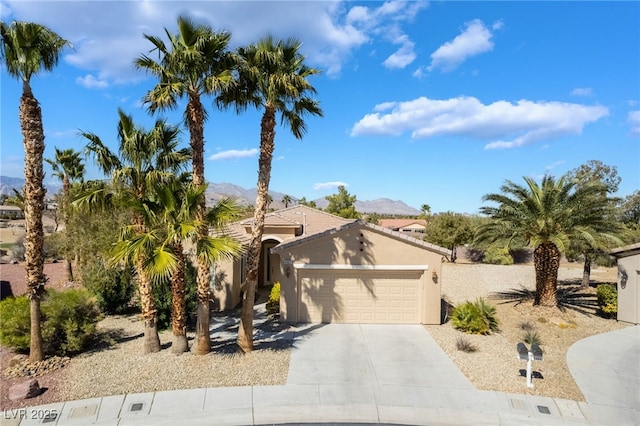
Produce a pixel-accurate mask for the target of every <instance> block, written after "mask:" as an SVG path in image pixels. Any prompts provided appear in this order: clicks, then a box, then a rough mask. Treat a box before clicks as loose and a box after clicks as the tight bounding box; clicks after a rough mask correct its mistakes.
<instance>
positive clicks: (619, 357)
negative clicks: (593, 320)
mask: <svg viewBox="0 0 640 426" xmlns="http://www.w3.org/2000/svg"><path fill="white" fill-rule="evenodd" d="M567 364H568V365H569V371H571V375H572V376H573V378H574V379H575V381H576V384H577V385H578V387H579V388H580V390H581V391H582V393H583V395H584V397H585V399H586V400H587V401H588V402H589V406H590V408H591V411H592V412H593V415H594V417H595V418H596V419H597V420H598V421H601V422H602V424H608V423H609V422H611V419H612V418H614V419H618V420H619V421H618V422H616V424H639V423H640V326H638V325H636V326H633V327H627V328H623V329H620V330H615V331H611V332H609V333H604V334H598V335H596V336H591V337H588V338H586V339H583V340H579V341H578V342H576V343H574V344H573V345H572V346H571V347H570V348H569V351H568V352H567Z"/></svg>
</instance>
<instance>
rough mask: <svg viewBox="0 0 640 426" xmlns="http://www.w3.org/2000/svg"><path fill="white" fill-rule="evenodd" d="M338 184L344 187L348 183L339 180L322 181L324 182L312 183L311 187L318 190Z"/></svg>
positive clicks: (332, 187) (333, 187) (335, 186)
mask: <svg viewBox="0 0 640 426" xmlns="http://www.w3.org/2000/svg"><path fill="white" fill-rule="evenodd" d="M339 186H344V187H345V188H346V187H348V186H349V185H348V184H346V183H344V182H340V181H335V182H324V183H314V184H313V189H315V190H316V191H318V190H322V189H335V188H337V187H339Z"/></svg>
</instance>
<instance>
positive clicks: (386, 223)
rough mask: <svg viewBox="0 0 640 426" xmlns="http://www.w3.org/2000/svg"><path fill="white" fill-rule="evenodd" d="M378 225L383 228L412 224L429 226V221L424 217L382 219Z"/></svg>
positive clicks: (402, 226) (403, 226)
mask: <svg viewBox="0 0 640 426" xmlns="http://www.w3.org/2000/svg"><path fill="white" fill-rule="evenodd" d="M378 225H380V226H382V227H383V228H392V229H398V228H406V227H407V226H411V225H422V226H427V221H426V220H424V219H380V220H379V221H378Z"/></svg>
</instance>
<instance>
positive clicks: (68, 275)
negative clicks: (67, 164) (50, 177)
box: [62, 173, 73, 282]
mask: <svg viewBox="0 0 640 426" xmlns="http://www.w3.org/2000/svg"><path fill="white" fill-rule="evenodd" d="M69 192H70V185H69V176H67V174H66V173H65V175H64V176H63V178H62V197H63V204H64V205H63V209H64V219H63V220H64V239H65V254H64V260H65V279H66V281H67V282H73V266H72V264H71V237H70V236H69V218H70V217H71V212H70V211H69V209H70V208H71V205H70V203H69V197H70V195H69Z"/></svg>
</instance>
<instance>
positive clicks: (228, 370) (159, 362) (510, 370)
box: [0, 264, 626, 410]
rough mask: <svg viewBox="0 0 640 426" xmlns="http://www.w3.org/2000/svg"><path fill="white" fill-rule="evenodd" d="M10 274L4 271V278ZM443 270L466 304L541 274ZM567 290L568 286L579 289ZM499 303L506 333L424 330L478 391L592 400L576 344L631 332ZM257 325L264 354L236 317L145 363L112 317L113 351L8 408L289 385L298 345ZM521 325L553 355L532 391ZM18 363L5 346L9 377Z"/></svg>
mask: <svg viewBox="0 0 640 426" xmlns="http://www.w3.org/2000/svg"><path fill="white" fill-rule="evenodd" d="M59 265H60V264H59ZM6 266H7V265H2V268H3V269H2V274H3V276H4V273H5V271H6V270H5V269H4V268H5V267H6ZM445 266H446V268H445V269H444V270H443V276H445V274H449V275H448V276H449V281H448V282H449V284H451V283H452V281H451V277H452V276H454V274H455V276H456V277H457V278H456V285H449V286H448V288H447V293H446V294H447V295H449V294H452V295H457V296H456V297H457V299H462V298H463V296H464V295H465V294H467V295H468V296H469V297H467V299H471V300H473V299H474V298H475V297H477V296H487V292H488V291H489V290H488V289H489V288H490V289H491V291H502V290H508V289H510V288H513V283H516V282H518V280H521V279H522V274H528V273H529V272H527V271H528V269H529V268H530V269H533V266H522V267H521V266H516V267H507V268H509V269H504V268H502V269H494V268H485V269H484V275H482V274H480V275H479V272H478V271H479V270H482V268H480V269H478V268H477V266H478V265H445ZM451 268H455V273H454V272H451ZM465 268H466V269H465ZM523 268H525V269H523ZM567 268H568V269H567V270H569V269H574V271H570V272H563V275H561V278H562V279H565V280H568V281H570V280H572V279H574V278H575V275H576V274H577V276H580V273H581V269H579V268H576V267H575V266H574V267H573V268H571V267H567ZM489 269H490V270H489ZM576 269H577V272H576ZM487 271H488V272H487ZM483 276H484V277H485V278H482V279H483V280H485V281H486V282H484V283H483V284H482V286H483V287H481V286H479V285H478V282H479V281H478V279H479V277H483ZM486 277H491V278H486ZM594 277H597V279H598V280H603V281H615V270H614V269H610V270H607V271H597V272H596V273H595V274H594ZM3 279H4V278H3ZM568 281H566V282H568ZM566 282H565V284H563V286H564V287H565V288H569V287H571V286H570V285H568V284H566ZM478 287H481V288H478ZM516 288H517V287H516ZM588 291H589V292H590V294H591V296H590V297H591V298H592V299H593V293H594V291H595V290H594V289H593V288H591V289H589V290H588ZM459 301H460V300H458V301H456V302H455V303H459ZM500 302H501V301H498V300H493V301H491V303H492V304H494V305H495V306H496V308H497V316H498V319H499V320H500V323H501V331H500V332H499V333H496V334H494V335H491V336H472V335H466V334H463V333H461V332H459V331H457V330H455V329H454V328H453V327H452V326H451V324H450V323H446V324H444V325H441V326H425V328H426V329H427V330H428V331H429V332H430V333H431V334H432V336H433V337H434V339H435V340H436V341H437V342H438V343H439V344H440V346H441V347H442V348H443V349H444V350H445V351H446V352H447V353H448V354H449V356H450V357H451V358H452V359H453V360H454V362H455V363H456V364H457V365H458V366H459V367H460V369H461V370H462V371H463V372H464V374H465V375H466V376H467V377H468V378H469V379H470V380H471V381H472V383H474V385H475V386H476V387H478V388H479V389H487V390H496V391H504V392H515V393H527V394H533V395H542V396H549V397H559V398H567V399H573V400H579V401H582V400H584V397H583V395H582V393H581V392H580V390H579V389H578V387H577V386H576V384H575V382H574V381H573V378H572V377H571V374H570V373H569V370H568V368H567V365H566V352H567V350H568V348H569V346H571V344H573V343H574V342H575V341H577V340H580V339H582V338H585V337H588V336H591V335H594V334H599V333H604V332H607V331H611V330H614V329H617V328H622V327H625V326H626V325H625V324H622V323H618V322H616V321H614V320H607V319H603V318H601V317H598V316H596V315H594V314H593V313H587V314H583V313H579V312H576V311H574V310H571V309H568V310H565V311H560V310H558V309H549V308H536V307H533V306H532V304H531V303H530V302H524V303H521V304H514V303H508V304H500ZM258 318H262V320H259V321H258V322H257V327H256V328H257V330H258V335H257V336H258V337H257V338H256V341H257V342H258V344H257V350H256V351H254V352H253V353H250V354H238V353H235V351H234V350H233V348H234V342H235V333H236V330H237V317H222V316H219V317H214V318H213V321H214V322H216V321H219V326H216V327H213V328H214V333H213V336H214V339H213V342H212V343H213V347H214V350H213V352H212V353H210V354H208V355H205V356H196V355H192V354H191V353H185V354H182V355H179V356H177V355H174V354H172V353H171V350H170V349H169V343H168V342H170V340H171V335H170V332H163V333H161V335H160V339H161V342H162V343H163V350H162V351H160V352H158V353H155V354H150V355H147V356H143V355H142V354H141V339H142V334H141V333H142V324H141V322H140V320H139V317H137V316H116V317H108V318H106V319H105V320H103V321H102V322H101V323H100V324H99V327H100V329H101V330H102V331H103V333H104V336H105V340H106V341H107V342H108V344H107V343H104V344H102V345H98V346H97V347H96V348H95V349H94V350H93V351H91V352H88V353H85V354H83V355H81V356H78V357H75V358H73V359H72V360H71V362H70V364H69V365H68V366H67V367H65V368H63V369H61V370H57V371H55V372H53V373H50V374H47V375H45V376H42V377H38V380H39V382H40V385H41V386H42V387H45V388H48V389H47V390H46V391H45V392H44V393H43V394H41V395H40V396H38V397H36V398H33V399H30V400H26V401H17V402H16V401H9V400H8V386H9V385H11V384H13V383H16V382H18V381H19V380H18V379H6V378H0V388H1V392H0V410H6V409H9V408H19V407H25V406H34V405H43V404H47V403H51V402H56V401H63V400H69V399H82V398H89V397H96V396H104V395H114V394H124V393H131V392H152V391H159V390H169V389H185V388H201V387H217V386H244V385H278V384H284V383H286V378H287V374H288V370H289V359H290V347H291V342H290V341H289V340H286V339H284V338H283V335H285V333H286V331H287V328H286V326H285V325H282V324H277V323H273V322H269V321H265V320H264V317H260V316H259V317H258ZM523 323H528V324H529V325H531V326H532V327H534V329H535V330H536V331H538V333H539V335H540V337H541V339H542V343H543V344H542V348H543V350H544V353H545V359H544V361H540V362H534V371H536V372H537V373H538V374H537V376H534V384H535V387H534V388H533V389H529V388H527V387H526V382H525V377H524V376H523V375H521V370H524V368H525V365H526V362H525V361H520V360H518V359H517V357H516V351H515V347H516V344H517V343H518V342H519V341H521V340H522V338H521V336H522V334H523V331H522V329H521V324H523ZM461 337H463V338H465V339H467V340H468V341H469V342H470V343H472V344H473V345H475V346H476V347H477V349H478V350H477V351H476V352H474V353H466V352H461V351H458V350H457V349H456V341H457V340H458V339H459V338H461ZM189 338H190V339H192V338H193V335H192V334H190V335H189ZM14 355H15V354H13V353H12V352H10V351H8V350H6V349H4V348H1V347H0V365H1V366H2V369H4V367H5V366H6V365H8V362H9V360H10V359H11V358H12V357H13V356H14Z"/></svg>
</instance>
